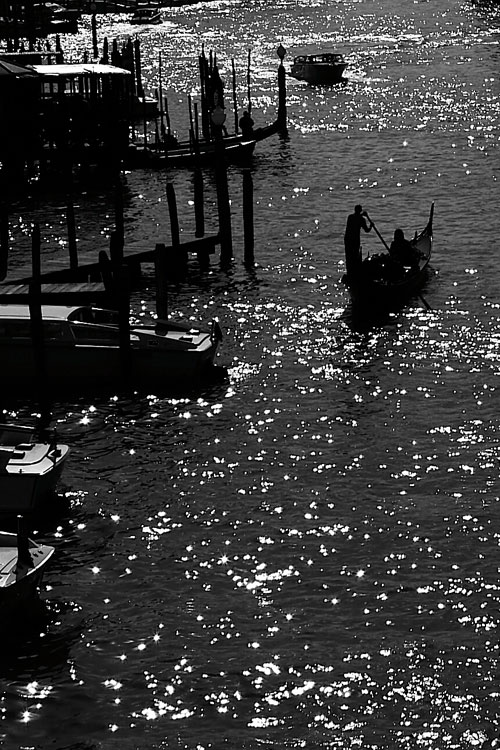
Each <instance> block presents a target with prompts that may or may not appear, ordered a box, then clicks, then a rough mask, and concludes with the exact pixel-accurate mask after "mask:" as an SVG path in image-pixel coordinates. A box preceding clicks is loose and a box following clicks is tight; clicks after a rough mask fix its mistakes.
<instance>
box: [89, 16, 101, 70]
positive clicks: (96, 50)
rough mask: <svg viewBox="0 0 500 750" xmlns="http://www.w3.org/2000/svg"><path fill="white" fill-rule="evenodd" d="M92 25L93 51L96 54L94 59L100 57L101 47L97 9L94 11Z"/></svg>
mask: <svg viewBox="0 0 500 750" xmlns="http://www.w3.org/2000/svg"><path fill="white" fill-rule="evenodd" d="M91 26H92V53H93V55H94V60H97V58H98V57H99V48H98V46H97V16H96V14H95V11H94V12H93V13H92V19H91Z"/></svg>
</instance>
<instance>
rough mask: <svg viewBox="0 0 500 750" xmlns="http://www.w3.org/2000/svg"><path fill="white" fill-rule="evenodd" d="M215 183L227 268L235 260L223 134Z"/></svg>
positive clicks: (219, 137) (222, 252)
mask: <svg viewBox="0 0 500 750" xmlns="http://www.w3.org/2000/svg"><path fill="white" fill-rule="evenodd" d="M215 183H216V188H217V211H218V216H219V236H220V260H221V265H223V266H227V265H229V264H230V262H231V260H232V258H233V238H232V231H231V209H230V205H229V189H228V184H227V165H226V154H225V149H224V142H223V140H222V133H220V134H219V133H218V134H217V136H216V138H215Z"/></svg>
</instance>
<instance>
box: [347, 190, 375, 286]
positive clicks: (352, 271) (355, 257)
mask: <svg viewBox="0 0 500 750" xmlns="http://www.w3.org/2000/svg"><path fill="white" fill-rule="evenodd" d="M365 217H366V213H365V212H364V211H363V207H362V206H360V205H359V204H358V205H357V206H354V213H353V214H349V216H348V217H347V224H346V228H345V234H344V247H345V262H346V270H347V275H348V276H354V275H356V274H357V273H359V271H360V269H361V262H362V260H363V258H362V255H361V230H362V229H363V230H364V231H365V232H369V231H370V230H371V228H372V226H373V224H372V222H371V221H370V222H369V224H367V223H366V218H365Z"/></svg>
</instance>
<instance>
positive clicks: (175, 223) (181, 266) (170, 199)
mask: <svg viewBox="0 0 500 750" xmlns="http://www.w3.org/2000/svg"><path fill="white" fill-rule="evenodd" d="M167 205H168V211H169V215H170V236H171V238H172V265H173V274H174V276H175V277H176V278H180V277H181V276H182V275H183V274H184V273H185V272H186V268H187V262H188V258H187V253H186V252H183V251H182V250H181V243H180V233H179V218H178V214H177V200H176V197H175V189H174V185H173V183H172V182H167Z"/></svg>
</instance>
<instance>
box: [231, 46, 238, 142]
mask: <svg viewBox="0 0 500 750" xmlns="http://www.w3.org/2000/svg"><path fill="white" fill-rule="evenodd" d="M231 67H232V71H233V110H234V133H235V135H237V134H238V99H237V97H236V68H235V65H234V57H233V58H232V60H231Z"/></svg>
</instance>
